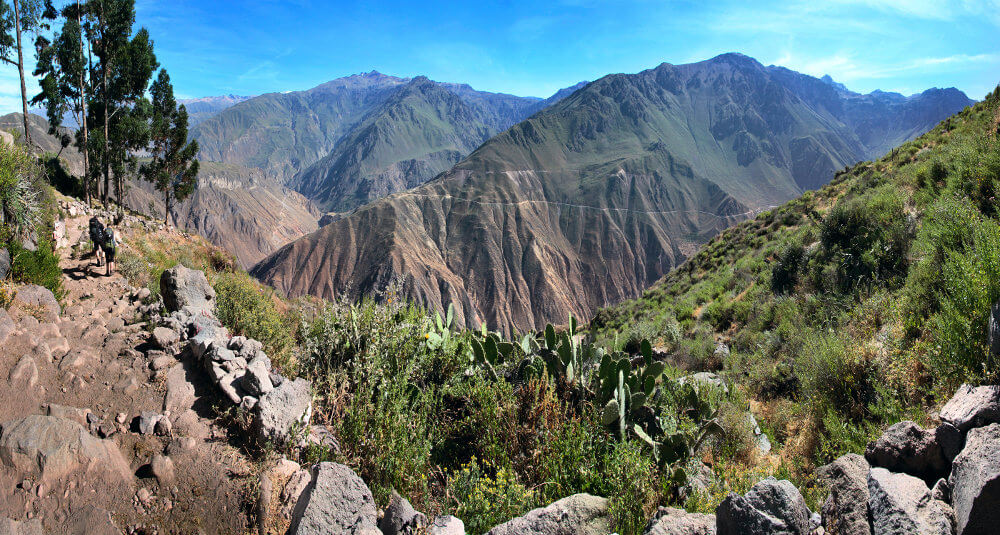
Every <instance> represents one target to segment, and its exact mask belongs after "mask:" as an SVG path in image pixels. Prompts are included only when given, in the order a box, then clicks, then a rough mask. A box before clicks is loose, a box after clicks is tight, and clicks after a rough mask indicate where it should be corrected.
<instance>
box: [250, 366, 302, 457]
mask: <svg viewBox="0 0 1000 535" xmlns="http://www.w3.org/2000/svg"><path fill="white" fill-rule="evenodd" d="M311 416H312V384H311V383H310V382H309V381H307V380H305V379H302V378H298V379H295V380H294V381H285V382H283V383H282V384H281V386H279V387H278V388H275V389H274V390H271V391H270V392H268V393H267V394H266V395H264V396H262V397H261V398H260V401H259V402H258V403H257V422H256V426H257V437H258V438H259V439H260V440H261V441H262V442H276V443H282V442H284V441H286V440H287V439H288V438H289V431H291V429H292V427H293V426H296V425H301V426H307V425H309V418H310V417H311ZM303 429H304V427H303Z"/></svg>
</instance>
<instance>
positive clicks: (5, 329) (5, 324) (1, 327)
mask: <svg viewBox="0 0 1000 535" xmlns="http://www.w3.org/2000/svg"><path fill="white" fill-rule="evenodd" d="M16 330H17V324H16V323H14V320H13V319H12V318H11V317H10V314H8V313H7V310H5V309H3V308H0V344H3V343H5V342H6V341H7V339H8V338H10V335H12V334H14V331H16Z"/></svg>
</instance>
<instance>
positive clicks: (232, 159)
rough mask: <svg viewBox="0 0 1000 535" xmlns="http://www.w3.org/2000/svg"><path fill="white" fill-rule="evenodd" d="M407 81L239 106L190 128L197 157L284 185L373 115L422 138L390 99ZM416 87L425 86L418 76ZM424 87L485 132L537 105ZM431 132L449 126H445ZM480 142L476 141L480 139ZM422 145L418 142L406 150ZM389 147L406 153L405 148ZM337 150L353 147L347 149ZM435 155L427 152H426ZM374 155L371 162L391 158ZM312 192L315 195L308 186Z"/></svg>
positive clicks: (336, 85)
mask: <svg viewBox="0 0 1000 535" xmlns="http://www.w3.org/2000/svg"><path fill="white" fill-rule="evenodd" d="M412 82H414V80H411V79H409V78H397V77H395V76H387V75H384V74H380V73H378V72H374V71H372V72H370V73H366V74H359V75H354V76H348V77H345V78H338V79H336V80H332V81H330V82H327V83H325V84H322V85H319V86H317V87H314V88H312V89H309V90H306V91H293V92H290V93H269V94H266V95H261V96H259V97H255V98H252V99H250V100H248V101H245V102H241V103H239V104H237V105H235V106H232V107H231V108H229V109H227V110H224V111H223V112H221V113H219V114H218V115H217V116H215V117H213V118H211V119H209V120H206V121H205V122H203V123H201V124H199V125H197V127H195V128H193V129H192V131H191V137H193V138H194V139H197V140H198V143H199V144H200V147H201V158H202V159H205V160H211V161H218V162H225V163H234V164H238V165H242V166H245V167H257V168H261V169H264V170H266V171H270V172H272V173H274V174H275V175H276V176H278V178H279V179H280V180H282V181H291V180H292V179H293V178H294V177H295V176H296V175H297V174H298V173H300V172H303V171H305V170H306V169H307V168H308V167H309V166H310V165H312V164H313V163H315V162H317V161H319V160H320V159H321V158H323V157H325V156H327V155H328V154H329V153H330V152H331V151H332V150H333V149H334V148H336V147H338V145H340V144H342V142H344V141H346V140H348V139H349V138H350V136H352V135H353V136H355V137H357V136H359V135H360V136H364V134H363V133H359V130H361V129H364V128H367V127H370V126H371V124H372V123H373V122H376V121H378V120H379V119H375V118H372V117H371V116H372V115H380V116H381V121H383V122H385V121H390V122H394V123H395V124H398V125H399V126H400V127H401V128H404V129H409V130H408V131H409V132H411V133H416V134H417V135H418V136H419V135H421V134H420V132H419V131H417V128H415V127H413V126H412V125H411V124H410V121H411V119H418V120H419V119H420V118H415V117H411V116H410V115H409V113H405V112H402V111H400V110H399V109H398V106H399V104H400V102H399V101H400V100H401V99H406V96H405V95H403V96H398V97H397V93H399V92H400V91H403V92H405V91H407V90H408V89H407V87H408V86H409V85H410V84H411V83H412ZM418 83H419V84H424V85H426V84H427V82H426V80H425V79H422V78H421V79H419V80H418ZM431 84H433V85H434V86H436V87H437V88H439V89H444V90H446V91H448V92H449V93H450V94H452V95H454V96H456V97H458V98H459V99H460V100H461V102H462V103H463V104H464V105H465V106H464V107H467V108H472V109H474V110H476V111H475V113H476V114H477V115H476V119H477V122H478V123H479V124H477V125H476V129H477V130H482V129H486V130H488V131H489V132H491V133H495V132H498V131H500V130H503V129H505V128H507V127H509V126H510V125H512V124H514V123H516V122H517V121H519V120H521V119H523V118H525V117H527V116H528V115H530V114H531V113H533V112H534V111H537V106H538V105H539V103H540V102H542V101H541V99H538V98H533V97H516V96H513V95H504V94H499V93H488V92H483V91H475V90H473V89H472V88H471V87H469V86H467V85H462V84H448V83H439V82H431ZM435 98H438V99H440V98H442V97H435ZM385 106H390V107H392V106H396V107H397V109H396V111H393V110H391V109H389V110H387V109H383V108H384V107H385ZM425 106H426V107H429V108H430V109H433V110H434V111H435V112H440V113H439V114H438V115H437V117H436V118H435V120H436V121H440V122H443V123H448V122H449V121H451V120H452V117H451V116H450V115H448V112H449V111H450V109H449V108H447V107H443V108H436V107H435V104H434V103H433V102H428V103H418V104H416V107H418V108H419V107H425ZM458 111H459V115H458V117H456V118H455V119H456V120H457V121H459V122H462V121H466V120H467V118H468V115H467V114H466V113H465V112H464V110H458ZM425 124H426V123H425ZM438 126H439V127H443V128H448V127H449V126H448V125H447V124H444V125H438ZM479 136H480V137H482V135H481V134H479ZM487 137H488V136H487ZM482 140H485V137H483V138H482ZM482 140H481V141H482ZM421 145H422V141H421V140H420V139H419V137H418V139H417V140H416V142H415V143H413V144H412V145H411V146H410V147H409V148H410V149H414V148H416V147H420V146H421ZM390 148H391V149H393V150H402V151H405V150H406V148H407V147H390ZM343 150H345V151H350V150H352V149H351V147H350V146H348V147H344V148H343ZM356 150H357V151H358V152H362V151H364V150H365V149H364V148H361V147H359V148H357V149H356ZM369 150H370V148H369ZM436 150H437V149H435V148H434V147H431V152H436ZM374 156H375V157H376V159H375V161H380V159H386V158H391V156H390V157H381V156H379V155H377V154H376V155H374ZM410 157H413V156H410ZM324 179H328V180H336V177H328V176H323V177H315V176H314V177H313V178H312V179H310V181H308V183H315V182H317V181H319V180H324ZM313 187H316V188H317V189H318V186H316V185H315V184H314V186H313ZM327 187H330V186H327Z"/></svg>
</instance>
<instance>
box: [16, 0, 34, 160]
mask: <svg viewBox="0 0 1000 535" xmlns="http://www.w3.org/2000/svg"><path fill="white" fill-rule="evenodd" d="M14 30H15V33H16V34H17V72H18V74H19V75H20V76H21V110H22V112H23V113H24V117H23V119H24V146H25V147H27V148H28V151H29V153H30V151H31V130H29V129H28V89H27V88H26V87H25V85H24V54H23V53H22V52H21V0H14Z"/></svg>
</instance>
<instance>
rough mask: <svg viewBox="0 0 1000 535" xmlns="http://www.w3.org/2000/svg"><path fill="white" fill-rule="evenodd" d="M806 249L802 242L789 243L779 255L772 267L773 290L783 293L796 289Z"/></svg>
mask: <svg viewBox="0 0 1000 535" xmlns="http://www.w3.org/2000/svg"><path fill="white" fill-rule="evenodd" d="M804 253H805V249H804V248H803V247H802V244H801V243H793V244H790V245H787V246H786V247H785V248H784V249H783V250H782V251H781V254H780V255H779V256H778V261H777V262H776V263H775V264H774V267H773V268H772V269H771V291H773V292H774V293H775V294H778V295H781V294H786V293H789V292H791V291H792V290H793V289H795V284H796V283H798V281H799V265H800V264H801V262H802V255H803V254H804Z"/></svg>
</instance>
